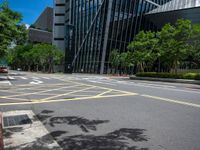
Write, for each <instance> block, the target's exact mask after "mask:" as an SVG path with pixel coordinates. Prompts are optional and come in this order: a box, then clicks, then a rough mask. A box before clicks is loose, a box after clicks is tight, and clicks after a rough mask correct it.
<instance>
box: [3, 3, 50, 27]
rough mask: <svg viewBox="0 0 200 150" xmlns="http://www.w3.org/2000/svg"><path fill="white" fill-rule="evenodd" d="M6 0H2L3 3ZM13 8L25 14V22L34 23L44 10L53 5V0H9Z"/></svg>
mask: <svg viewBox="0 0 200 150" xmlns="http://www.w3.org/2000/svg"><path fill="white" fill-rule="evenodd" d="M3 1H4V0H0V3H2V2H3ZM7 1H8V2H9V6H10V8H11V9H12V10H15V11H18V12H20V13H21V14H22V15H23V21H22V22H23V23H25V24H27V26H28V25H31V24H33V23H34V22H35V21H36V19H37V18H38V17H39V16H40V14H41V13H42V12H43V10H44V9H45V8H46V7H47V6H50V7H52V6H53V0H7Z"/></svg>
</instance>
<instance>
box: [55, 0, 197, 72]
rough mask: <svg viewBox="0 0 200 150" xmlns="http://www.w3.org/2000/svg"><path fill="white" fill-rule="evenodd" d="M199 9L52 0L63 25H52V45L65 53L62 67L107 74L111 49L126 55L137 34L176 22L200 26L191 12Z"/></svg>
mask: <svg viewBox="0 0 200 150" xmlns="http://www.w3.org/2000/svg"><path fill="white" fill-rule="evenodd" d="M199 5H200V2H199V0H55V4H54V8H55V13H54V14H55V15H54V20H56V21H57V22H59V19H57V17H63V18H64V19H63V21H64V22H63V23H57V22H55V23H54V28H55V30H54V35H55V36H54V41H55V42H54V43H55V44H56V45H58V46H60V47H62V49H63V51H65V53H66V61H65V62H66V63H65V66H66V67H67V66H69V65H70V66H73V71H74V72H85V73H101V74H102V73H107V72H109V70H110V69H109V54H110V51H111V50H112V49H118V50H120V52H125V51H127V45H128V43H129V42H131V41H132V40H134V37H135V35H136V34H137V33H138V32H139V31H141V30H146V31H147V30H153V31H156V30H159V29H160V28H161V27H162V25H163V24H164V23H168V22H171V23H173V22H175V21H176V20H177V19H179V18H185V19H194V21H196V23H200V21H199V19H198V17H199V18H200V16H199V15H198V16H195V18H194V17H193V15H194V13H195V12H191V10H192V11H194V9H195V10H196V12H198V11H199V10H200V9H199ZM61 7H62V9H63V11H62V13H60V14H59V13H58V12H59V11H60V10H61ZM186 10H190V11H189V12H185V16H184V15H180V14H182V12H180V11H186ZM199 13H200V11H199ZM163 16H165V18H163ZM169 18H171V20H169ZM57 27H61V28H62V31H61V32H60V30H58V29H56V28H57ZM58 32H60V34H58ZM60 35H62V37H59V36H60ZM59 42H63V43H62V44H63V45H62V46H61V45H60V44H59Z"/></svg>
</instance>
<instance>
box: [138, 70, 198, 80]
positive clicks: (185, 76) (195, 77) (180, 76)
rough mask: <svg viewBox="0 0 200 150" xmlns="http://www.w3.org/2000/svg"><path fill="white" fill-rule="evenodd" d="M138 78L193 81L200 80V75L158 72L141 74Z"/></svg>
mask: <svg viewBox="0 0 200 150" xmlns="http://www.w3.org/2000/svg"><path fill="white" fill-rule="evenodd" d="M136 76H137V77H152V78H172V79H191V80H200V73H178V74H174V73H157V72H140V73H137V74H136Z"/></svg>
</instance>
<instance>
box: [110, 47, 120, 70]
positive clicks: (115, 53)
mask: <svg viewBox="0 0 200 150" xmlns="http://www.w3.org/2000/svg"><path fill="white" fill-rule="evenodd" d="M109 62H110V65H111V68H112V73H113V70H115V72H116V70H117V68H118V67H119V64H120V53H119V50H118V49H113V50H112V51H111V52H110V56H109Z"/></svg>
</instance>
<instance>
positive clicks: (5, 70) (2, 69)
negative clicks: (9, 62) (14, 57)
mask: <svg viewBox="0 0 200 150" xmlns="http://www.w3.org/2000/svg"><path fill="white" fill-rule="evenodd" d="M0 73H8V68H7V67H1V66H0Z"/></svg>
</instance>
